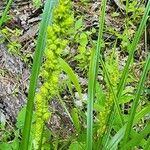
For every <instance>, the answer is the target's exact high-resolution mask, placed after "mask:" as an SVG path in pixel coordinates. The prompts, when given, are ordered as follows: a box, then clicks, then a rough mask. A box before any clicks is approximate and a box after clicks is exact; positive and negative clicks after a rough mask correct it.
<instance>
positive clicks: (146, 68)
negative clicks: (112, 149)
mask: <svg viewBox="0 0 150 150" xmlns="http://www.w3.org/2000/svg"><path fill="white" fill-rule="evenodd" d="M149 2H150V1H149ZM149 64H150V55H149V56H148V58H147V60H146V63H145V66H144V71H143V73H142V76H141V79H140V81H139V85H138V88H137V92H136V95H135V98H134V100H133V105H132V108H131V113H130V116H129V119H128V122H127V128H126V131H125V136H124V140H123V144H126V143H127V142H128V139H129V136H130V132H131V129H132V125H133V120H134V118H135V114H136V109H137V106H138V102H139V99H140V95H141V92H142V90H143V86H144V82H145V80H146V76H147V74H148V71H149Z"/></svg>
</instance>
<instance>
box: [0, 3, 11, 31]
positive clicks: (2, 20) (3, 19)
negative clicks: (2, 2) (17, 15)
mask: <svg viewBox="0 0 150 150" xmlns="http://www.w3.org/2000/svg"><path fill="white" fill-rule="evenodd" d="M12 2H13V0H9V1H8V3H7V6H6V8H5V10H4V12H3V14H2V17H1V19H0V28H1V26H2V25H3V23H4V21H5V18H6V16H7V13H8V11H9V9H10V6H11V4H12Z"/></svg>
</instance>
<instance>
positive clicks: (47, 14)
mask: <svg viewBox="0 0 150 150" xmlns="http://www.w3.org/2000/svg"><path fill="white" fill-rule="evenodd" d="M53 7H54V1H52V0H47V1H46V3H45V7H44V12H43V17H42V21H41V24H40V30H39V35H38V39H37V45H36V51H35V55H34V61H33V67H32V74H31V78H30V85H29V92H28V101H27V109H26V117H25V124H24V129H23V138H22V143H21V150H27V149H28V145H29V138H30V130H31V123H32V115H33V105H34V97H35V90H36V85H37V80H38V75H39V70H40V66H41V62H42V57H43V52H44V47H45V42H46V32H47V26H48V24H49V23H50V22H51V21H52V10H53Z"/></svg>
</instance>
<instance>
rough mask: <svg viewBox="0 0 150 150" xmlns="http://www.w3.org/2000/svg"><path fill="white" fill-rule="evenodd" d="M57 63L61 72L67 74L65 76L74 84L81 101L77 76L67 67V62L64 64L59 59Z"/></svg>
mask: <svg viewBox="0 0 150 150" xmlns="http://www.w3.org/2000/svg"><path fill="white" fill-rule="evenodd" d="M59 61H60V64H61V67H62V69H63V71H64V72H66V73H67V75H68V76H69V79H70V80H71V82H72V83H73V84H74V86H75V88H76V90H77V92H78V94H79V96H80V98H81V99H82V90H81V87H80V84H79V81H78V78H77V76H76V75H75V73H74V72H73V70H72V68H71V67H70V66H69V64H68V63H67V62H65V61H64V60H63V59H62V58H60V59H59Z"/></svg>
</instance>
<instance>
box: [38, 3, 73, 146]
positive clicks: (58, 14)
mask: <svg viewBox="0 0 150 150" xmlns="http://www.w3.org/2000/svg"><path fill="white" fill-rule="evenodd" d="M70 14H72V15H70ZM53 18H54V19H53V24H52V25H51V26H49V27H48V28H47V43H46V48H45V61H44V63H43V65H42V72H41V77H42V79H43V82H44V83H43V84H42V86H41V87H40V89H39V92H38V93H37V94H36V125H35V128H36V129H35V132H36V133H35V141H36V148H35V149H38V145H39V143H40V141H41V136H42V131H43V126H44V123H45V122H46V121H47V120H48V119H49V118H50V114H51V113H50V112H49V110H48V101H49V100H50V99H51V98H52V97H54V96H55V95H56V94H57V91H58V83H59V74H60V72H61V69H60V64H59V61H58V60H59V58H60V56H61V53H62V51H63V50H64V49H65V48H66V46H67V44H68V43H69V41H68V40H67V37H68V36H69V35H71V32H70V29H71V28H72V27H73V22H74V18H73V12H72V8H71V1H70V0H59V4H58V5H57V7H56V8H55V10H54V16H53Z"/></svg>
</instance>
